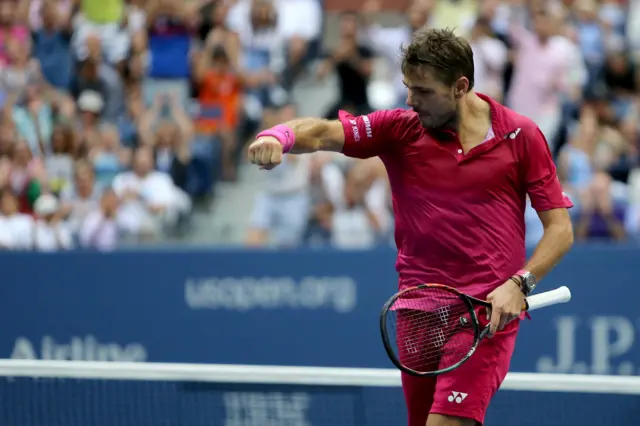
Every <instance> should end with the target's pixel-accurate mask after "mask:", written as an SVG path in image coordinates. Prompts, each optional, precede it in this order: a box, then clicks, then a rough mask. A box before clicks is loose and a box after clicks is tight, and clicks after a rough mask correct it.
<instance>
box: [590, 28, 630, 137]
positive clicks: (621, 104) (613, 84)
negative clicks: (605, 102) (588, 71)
mask: <svg viewBox="0 0 640 426" xmlns="http://www.w3.org/2000/svg"><path fill="white" fill-rule="evenodd" d="M620 43H621V41H620ZM620 43H618V42H614V43H611V44H609V45H608V49H607V56H606V60H605V63H604V65H603V67H602V70H601V75H599V76H598V80H599V81H602V82H604V84H605V85H606V87H607V90H609V91H610V93H611V99H610V102H611V107H612V112H613V119H614V120H615V122H616V124H617V127H618V128H619V130H620V131H621V132H622V134H623V135H624V136H625V138H626V139H627V141H628V143H629V144H631V145H633V144H635V142H636V138H637V135H638V125H637V121H638V108H637V99H636V97H637V95H638V93H639V92H640V83H639V82H638V69H637V66H636V64H635V62H634V61H633V59H632V58H631V56H630V52H628V51H627V50H626V49H625V48H624V46H623V45H621V44H620Z"/></svg>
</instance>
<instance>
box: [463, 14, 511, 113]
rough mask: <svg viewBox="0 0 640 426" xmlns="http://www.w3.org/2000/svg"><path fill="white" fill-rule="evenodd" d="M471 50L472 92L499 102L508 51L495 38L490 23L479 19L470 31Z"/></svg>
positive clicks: (502, 93)
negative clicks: (473, 73) (473, 72)
mask: <svg viewBox="0 0 640 426" xmlns="http://www.w3.org/2000/svg"><path fill="white" fill-rule="evenodd" d="M470 42H471V43H470V44H471V48H472V49H473V62H474V68H475V76H474V78H475V81H474V90H477V91H478V92H481V93H484V94H486V95H489V96H491V97H493V98H494V99H496V100H498V101H501V100H502V98H503V95H504V81H503V76H504V70H505V68H506V65H507V60H508V54H509V52H508V49H507V46H506V45H505V44H504V43H503V42H502V40H500V39H498V38H497V37H495V34H494V33H493V29H492V28H491V22H490V21H489V20H488V19H486V18H479V19H478V20H477V21H476V23H475V24H474V26H473V29H472V30H471V38H470Z"/></svg>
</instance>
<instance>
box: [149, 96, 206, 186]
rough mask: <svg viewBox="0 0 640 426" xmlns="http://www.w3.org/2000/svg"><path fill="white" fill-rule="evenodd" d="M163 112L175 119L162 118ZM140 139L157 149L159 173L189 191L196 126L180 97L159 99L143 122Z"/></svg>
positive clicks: (158, 97)
mask: <svg viewBox="0 0 640 426" xmlns="http://www.w3.org/2000/svg"><path fill="white" fill-rule="evenodd" d="M163 110H164V111H165V114H164V115H166V116H167V117H170V118H171V119H168V118H164V119H163V118H162V117H161V116H162V115H163V114H162V112H163ZM154 124H157V127H156V128H155V129H154V128H153V127H154ZM140 137H141V139H140V140H141V142H142V144H143V145H145V146H149V147H152V148H153V149H154V152H155V164H156V169H157V170H159V171H161V172H163V173H166V174H167V175H169V176H170V177H171V179H172V180H173V183H174V185H176V186H177V187H178V188H181V189H186V185H187V172H188V168H189V164H190V162H191V142H192V140H193V138H194V126H193V122H192V120H191V119H190V118H189V116H188V115H187V114H186V112H185V111H184V109H183V107H182V105H181V104H180V99H179V97H178V95H177V94H173V93H169V94H162V95H160V94H159V95H157V96H156V98H155V99H154V102H153V105H152V107H151V108H150V109H148V110H147V112H146V113H145V114H144V116H143V117H142V118H141V121H140Z"/></svg>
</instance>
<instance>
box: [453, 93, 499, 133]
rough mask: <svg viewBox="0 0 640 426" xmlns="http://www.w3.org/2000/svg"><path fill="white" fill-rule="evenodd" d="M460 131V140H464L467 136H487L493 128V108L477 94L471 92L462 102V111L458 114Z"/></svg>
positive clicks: (458, 130)
mask: <svg viewBox="0 0 640 426" xmlns="http://www.w3.org/2000/svg"><path fill="white" fill-rule="evenodd" d="M458 117H459V118H458V122H459V124H458V129H457V132H458V134H459V135H460V139H462V140H464V139H465V136H469V137H470V138H472V139H473V138H475V137H477V136H478V135H480V134H482V135H486V133H487V132H488V130H489V128H488V127H487V125H488V126H489V127H490V126H491V108H490V107H489V104H488V103H487V102H486V101H484V100H483V99H480V97H478V95H476V94H475V92H473V91H472V92H469V93H468V94H467V95H466V96H465V97H464V98H462V100H461V101H460V110H459V114H458Z"/></svg>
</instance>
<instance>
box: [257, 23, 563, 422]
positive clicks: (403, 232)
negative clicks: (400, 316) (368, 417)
mask: <svg viewBox="0 0 640 426" xmlns="http://www.w3.org/2000/svg"><path fill="white" fill-rule="evenodd" d="M402 72H403V76H404V82H405V85H406V86H407V88H408V90H409V95H408V98H407V104H408V105H409V106H410V107H412V109H413V110H412V111H406V110H401V109H397V110H390V111H378V112H374V113H371V114H369V115H366V116H359V117H354V116H351V115H349V114H347V113H341V114H340V119H339V120H335V121H327V120H321V119H315V118H302V119H298V120H293V121H290V122H287V123H285V124H283V125H280V126H276V127H274V128H272V129H269V130H266V131H264V132H262V133H261V134H259V135H258V139H257V140H256V141H255V142H254V143H253V144H251V146H250V147H249V158H250V160H251V161H252V162H253V163H254V164H258V165H260V166H261V167H262V168H264V169H271V168H273V167H276V166H277V165H278V164H280V162H281V161H282V155H283V153H287V152H291V153H296V154H301V153H308V152H314V151H319V150H325V151H337V152H342V153H343V154H345V155H347V156H349V157H356V158H369V157H373V156H378V157H380V158H381V159H382V161H383V162H384V164H385V166H386V169H387V172H388V175H389V180H390V183H391V190H392V193H393V207H394V211H395V220H396V228H395V232H396V235H395V239H396V244H397V247H398V259H397V263H396V269H397V270H398V273H399V276H400V283H399V286H400V288H405V287H409V286H414V285H417V284H420V283H425V282H429V283H442V284H446V285H450V286H454V287H456V288H458V289H460V290H461V291H462V292H464V293H467V294H470V295H472V296H475V297H479V298H486V299H487V300H489V301H490V302H491V303H492V315H491V332H490V334H491V336H492V338H491V339H489V340H486V341H483V342H482V343H481V344H480V346H479V347H478V350H477V351H476V353H475V355H474V356H473V357H472V358H471V359H470V360H469V361H468V362H467V363H465V364H463V365H462V366H461V367H460V368H458V369H456V370H454V371H452V372H450V373H447V374H444V375H441V376H438V377H437V378H419V377H413V376H408V375H403V377H402V379H403V388H404V393H405V398H406V402H407V407H408V411H409V425H410V426H425V425H426V426H471V425H476V424H480V425H481V424H482V423H483V421H484V416H485V412H486V409H487V407H488V405H489V401H490V400H491V398H492V397H493V395H494V393H495V392H496V391H497V389H498V387H499V386H500V384H501V383H502V381H503V379H504V377H505V375H506V373H507V370H508V369H509V362H510V359H511V354H512V353H513V348H514V345H515V338H516V334H517V331H518V325H519V318H520V313H521V312H520V310H521V306H522V305H523V302H524V297H525V295H527V294H528V293H529V292H530V291H531V290H532V289H533V287H535V282H536V281H535V280H536V278H537V279H540V278H542V277H544V276H545V275H546V274H547V273H548V272H549V271H550V270H551V269H552V268H553V266H554V265H555V264H556V263H557V262H558V261H559V260H560V258H561V257H562V256H563V255H564V253H565V252H566V251H567V250H568V249H569V248H570V246H571V244H572V242H573V231H572V227H571V222H570V219H569V214H568V212H567V208H569V207H571V202H570V201H569V200H568V199H567V198H566V197H565V196H564V194H563V193H562V190H561V188H560V183H559V181H558V178H557V176H556V168H555V166H554V164H553V161H552V159H551V154H550V152H549V148H548V146H547V143H546V141H545V139H544V136H543V135H542V133H541V132H540V130H539V129H538V127H537V126H536V125H535V124H534V123H533V122H532V121H531V120H530V119H528V118H526V117H524V116H521V115H519V114H516V113H515V112H513V111H511V110H509V109H507V108H506V107H504V106H502V105H500V104H498V103H497V102H495V101H493V100H492V99H490V98H488V97H487V96H484V95H480V94H476V93H475V92H474V91H473V83H474V68H473V54H472V52H471V47H470V46H469V44H468V43H467V41H465V40H464V39H462V38H459V37H457V36H456V35H454V34H453V32H451V31H449V30H440V29H429V30H421V31H419V32H418V33H416V35H415V36H414V38H413V40H412V42H411V44H410V45H409V46H408V47H407V48H406V50H404V51H403V59H402ZM527 195H529V198H530V199H531V203H532V205H533V207H534V208H535V209H536V210H537V211H538V214H539V216H540V219H541V221H542V223H543V225H544V237H543V238H542V240H541V241H540V243H539V245H538V247H537V249H536V250H535V252H534V254H533V256H532V258H531V259H530V260H529V261H528V262H527V261H526V259H525V225H524V213H525V205H526V202H525V198H526V196H527ZM453 392H458V393H464V394H466V395H467V396H466V397H465V398H464V400H463V401H460V402H458V401H457V400H456V398H450V396H451V395H452V393H453Z"/></svg>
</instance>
